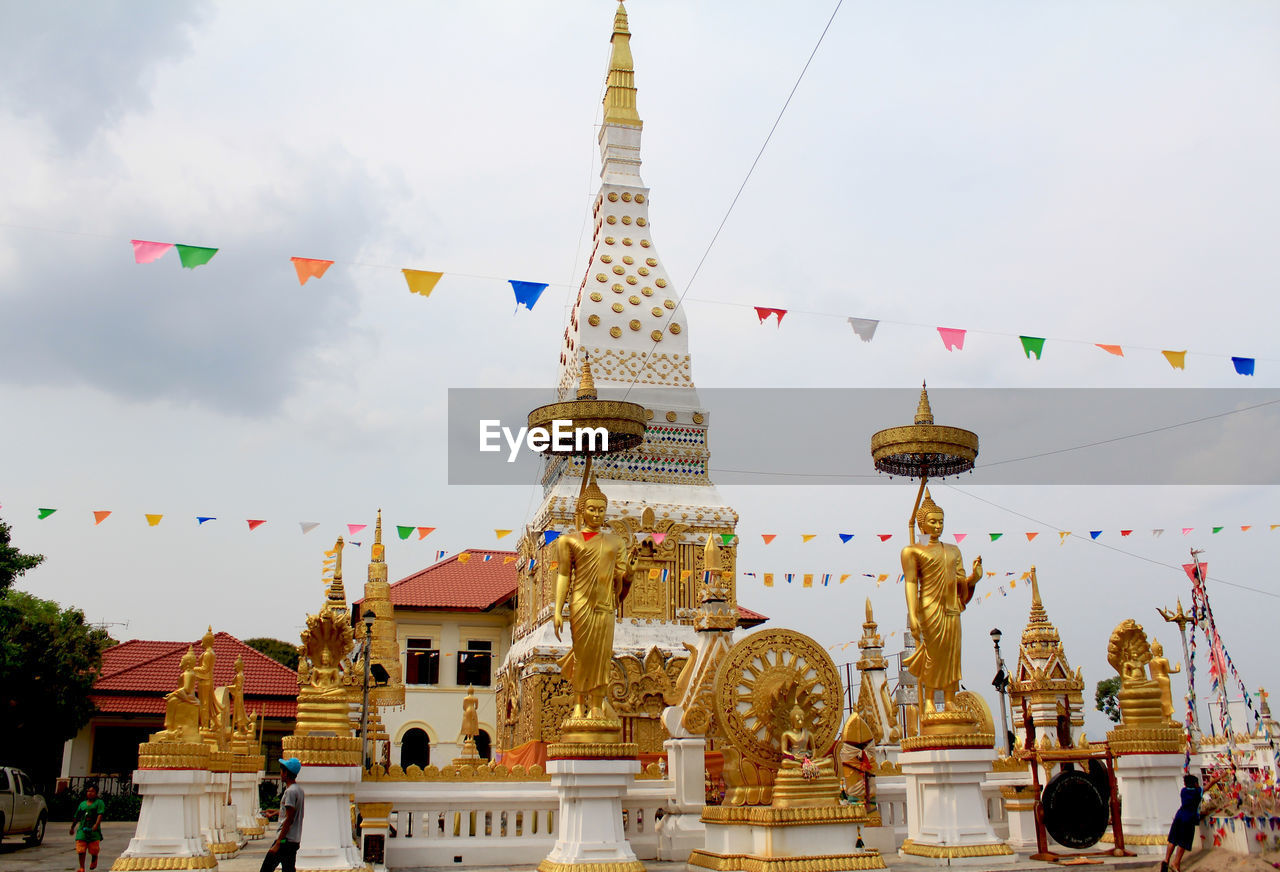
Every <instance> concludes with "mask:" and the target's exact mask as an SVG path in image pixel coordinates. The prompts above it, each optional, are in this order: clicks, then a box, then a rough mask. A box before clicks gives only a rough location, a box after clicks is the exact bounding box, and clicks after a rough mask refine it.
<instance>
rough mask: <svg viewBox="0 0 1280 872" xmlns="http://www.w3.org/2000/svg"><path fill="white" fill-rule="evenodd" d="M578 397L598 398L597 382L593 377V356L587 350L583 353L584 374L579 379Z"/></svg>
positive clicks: (584, 398)
mask: <svg viewBox="0 0 1280 872" xmlns="http://www.w3.org/2000/svg"><path fill="white" fill-rule="evenodd" d="M578 399H580V400H594V399H596V382H595V379H593V378H592V377H591V358H590V357H589V356H588V355H587V354H586V352H583V355H582V375H581V377H580V378H579V379H578Z"/></svg>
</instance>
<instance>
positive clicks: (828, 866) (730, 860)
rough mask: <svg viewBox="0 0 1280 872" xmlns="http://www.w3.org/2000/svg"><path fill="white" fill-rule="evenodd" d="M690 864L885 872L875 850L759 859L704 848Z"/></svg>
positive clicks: (718, 869) (769, 870)
mask: <svg viewBox="0 0 1280 872" xmlns="http://www.w3.org/2000/svg"><path fill="white" fill-rule="evenodd" d="M689 865H690V866H692V867H696V868H699V869H710V870H712V872H853V870H862V869H884V868H886V867H885V865H884V858H883V857H881V856H880V852H879V851H877V850H875V849H874V848H873V849H871V850H869V851H862V852H860V853H857V854H843V855H838V854H837V855H824V856H814V857H810V856H802V857H757V856H755V855H754V854H713V853H711V852H710V851H704V850H702V849H700V848H699V849H697V850H695V851H694V852H693V853H692V854H691V855H690V856H689Z"/></svg>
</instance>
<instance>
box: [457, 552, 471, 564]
mask: <svg viewBox="0 0 1280 872" xmlns="http://www.w3.org/2000/svg"><path fill="white" fill-rule="evenodd" d="M470 559H471V552H469V551H463V552H462V553H461V554H459V555H458V562H459V563H466V562H467V561H468V560H470Z"/></svg>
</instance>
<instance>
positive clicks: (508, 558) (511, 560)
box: [502, 554, 516, 566]
mask: <svg viewBox="0 0 1280 872" xmlns="http://www.w3.org/2000/svg"><path fill="white" fill-rule="evenodd" d="M515 562H516V556H515V555H514V554H508V555H507V556H506V557H504V558H502V565H503V566H506V565H507V564H508V563H515Z"/></svg>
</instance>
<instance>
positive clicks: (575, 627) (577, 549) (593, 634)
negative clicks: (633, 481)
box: [552, 479, 639, 742]
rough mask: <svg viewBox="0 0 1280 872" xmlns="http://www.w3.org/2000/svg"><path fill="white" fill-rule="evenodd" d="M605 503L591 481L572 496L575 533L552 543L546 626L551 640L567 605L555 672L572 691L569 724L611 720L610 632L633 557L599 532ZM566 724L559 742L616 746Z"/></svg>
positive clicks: (611, 536) (615, 537) (621, 542)
mask: <svg viewBox="0 0 1280 872" xmlns="http://www.w3.org/2000/svg"><path fill="white" fill-rule="evenodd" d="M608 507H609V499H608V497H606V496H605V495H604V492H603V491H601V490H600V487H599V485H597V484H596V482H595V479H592V480H591V483H590V484H589V485H587V487H586V489H585V490H583V492H582V494H581V495H580V496H579V497H578V512H577V514H578V521H579V525H580V526H579V529H578V530H575V531H574V532H572V533H566V534H565V535H563V536H561V537H560V538H558V539H556V559H557V560H558V561H559V572H558V573H557V575H556V589H555V610H554V612H553V613H552V624H553V627H554V630H555V635H556V639H557V640H558V639H560V632H561V629H562V628H563V625H564V606H565V602H566V601H567V602H568V604H569V629H570V632H571V634H572V636H571V642H572V647H571V649H570V650H569V653H568V654H566V655H565V656H564V657H562V658H561V659H560V671H561V674H562V675H564V677H565V679H566V680H567V681H568V682H569V684H570V685H571V686H572V688H573V697H574V707H573V712H572V714H571V715H570V718H569V720H570V721H574V720H578V721H581V720H590V721H608V722H613V721H616V718H615V717H613V716H611V713H610V712H608V711H607V710H606V709H607V707H606V704H605V698H604V697H605V688H606V686H607V685H608V681H609V663H610V660H611V659H612V657H613V631H614V623H615V621H616V615H617V610H618V606H619V604H620V602H621V599H622V596H623V590H624V587H625V586H626V582H627V581H628V580H629V578H630V574H631V572H632V571H633V570H634V569H635V565H636V561H637V559H638V556H639V555H638V554H637V553H631V554H630V555H628V549H627V543H626V542H625V541H624V540H623V539H622V537H621V536H618V535H616V534H614V533H610V532H606V531H604V530H602V529H601V527H602V526H603V525H604V518H605V511H606V510H607V509H608ZM572 726H573V725H571V724H568V723H566V727H568V728H567V729H566V730H564V731H563V732H564V736H563V739H564V741H591V742H600V741H619V740H620V738H621V734H620V732H618V733H617V738H613V739H609V738H606V737H604V736H600V735H596V736H591V737H590V738H587V737H580V738H579V737H575V736H573V735H571V733H572V729H571V727H572ZM620 728H621V724H620V723H619V730H620Z"/></svg>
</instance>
